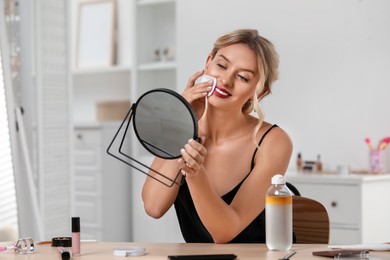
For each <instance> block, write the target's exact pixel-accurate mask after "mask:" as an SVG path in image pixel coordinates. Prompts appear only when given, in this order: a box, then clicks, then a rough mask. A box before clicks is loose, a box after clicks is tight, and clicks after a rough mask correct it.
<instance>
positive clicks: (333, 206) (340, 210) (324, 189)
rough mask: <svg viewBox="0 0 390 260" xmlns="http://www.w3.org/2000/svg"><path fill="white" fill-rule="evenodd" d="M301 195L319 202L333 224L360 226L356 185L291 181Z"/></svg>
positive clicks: (359, 205)
mask: <svg viewBox="0 0 390 260" xmlns="http://www.w3.org/2000/svg"><path fill="white" fill-rule="evenodd" d="M293 185H295V186H296V187H297V188H298V190H299V191H300V193H301V195H302V196H304V197H308V198H312V199H315V200H317V201H319V202H321V203H322V204H323V205H324V206H325V208H326V209H327V211H328V215H329V220H330V222H331V223H333V224H337V225H345V226H347V227H357V226H360V221H361V191H360V186H358V185H336V184H332V185H330V184H329V185H327V184H317V183H312V184H307V183H305V184H299V183H293Z"/></svg>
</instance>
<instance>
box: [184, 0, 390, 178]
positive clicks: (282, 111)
mask: <svg viewBox="0 0 390 260" xmlns="http://www.w3.org/2000/svg"><path fill="white" fill-rule="evenodd" d="M177 12H178V19H177V26H178V28H177V35H178V37H177V38H178V50H177V53H178V55H177V56H178V59H179V60H178V67H179V68H178V82H179V85H180V86H182V88H184V86H185V84H186V82H187V79H188V77H189V76H190V75H192V74H193V73H194V72H195V71H197V70H200V69H202V68H203V65H204V62H205V59H206V56H207V54H208V53H209V51H210V50H211V48H212V44H213V42H214V40H215V39H216V38H217V37H218V36H220V35H222V34H224V33H227V32H229V31H231V30H234V29H238V28H245V27H248V28H255V29H258V30H259V32H260V33H261V34H262V35H263V36H265V37H267V38H269V39H270V40H271V41H272V42H273V43H274V44H275V46H276V48H277V50H278V52H279V55H280V60H281V64H280V80H278V81H277V82H276V83H275V85H274V88H273V94H272V95H271V96H269V97H267V98H266V99H265V100H264V102H263V105H264V108H265V112H266V120H267V121H270V122H273V123H277V124H278V125H279V126H281V127H283V128H285V129H286V130H287V131H288V132H289V134H290V135H291V137H292V139H293V142H294V154H293V156H294V157H293V159H292V161H291V163H290V167H291V168H294V167H295V156H296V154H297V153H298V152H302V153H303V157H304V159H315V158H316V156H317V154H321V157H322V159H323V162H324V166H325V168H327V169H329V170H333V169H334V168H335V166H336V165H337V164H339V163H348V164H350V165H351V167H352V168H353V169H359V168H367V167H368V149H367V146H366V145H365V143H364V141H363V140H364V138H365V137H371V138H372V139H373V141H374V142H375V143H376V142H377V141H378V140H379V139H380V138H383V137H384V136H386V135H390V120H389V115H390V102H389V94H390V83H389V82H390V73H389V72H388V71H389V68H390V15H389V14H390V1H386V0H370V1H368V0H343V1H339V0H328V1H323V0H294V1H291V0H285V1H283V0H261V1H260V0H259V1H251V0H240V1H233V0H213V1H210V0H198V1H185V0H184V1H180V0H178V5H177ZM388 150H389V149H388ZM387 164H388V165H389V164H390V152H389V151H387ZM388 169H389V170H390V167H389V166H388Z"/></svg>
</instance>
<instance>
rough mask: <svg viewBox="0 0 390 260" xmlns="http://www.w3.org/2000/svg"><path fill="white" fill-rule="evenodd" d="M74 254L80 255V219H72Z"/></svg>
mask: <svg viewBox="0 0 390 260" xmlns="http://www.w3.org/2000/svg"><path fill="white" fill-rule="evenodd" d="M72 254H73V255H74V256H78V255H80V218H79V217H73V218H72Z"/></svg>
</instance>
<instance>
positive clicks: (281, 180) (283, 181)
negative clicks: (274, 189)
mask: <svg viewBox="0 0 390 260" xmlns="http://www.w3.org/2000/svg"><path fill="white" fill-rule="evenodd" d="M271 183H272V184H286V178H284V176H283V175H281V174H276V175H274V177H272V180H271Z"/></svg>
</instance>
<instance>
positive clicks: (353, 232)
mask: <svg viewBox="0 0 390 260" xmlns="http://www.w3.org/2000/svg"><path fill="white" fill-rule="evenodd" d="M360 234H361V232H360V230H358V229H352V228H351V229H347V228H332V227H331V229H330V238H329V244H331V245H353V244H360V243H361V235H360Z"/></svg>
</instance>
